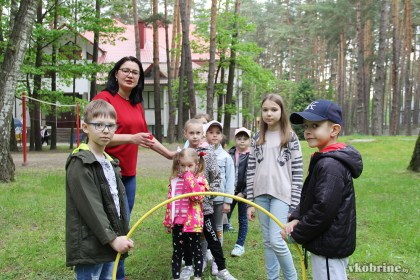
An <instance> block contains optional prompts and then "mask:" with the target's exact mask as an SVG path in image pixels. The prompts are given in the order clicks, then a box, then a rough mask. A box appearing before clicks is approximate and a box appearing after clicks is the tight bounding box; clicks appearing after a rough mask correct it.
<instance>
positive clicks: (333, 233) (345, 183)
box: [281, 100, 363, 280]
mask: <svg viewBox="0 0 420 280" xmlns="http://www.w3.org/2000/svg"><path fill="white" fill-rule="evenodd" d="M341 115H342V114H341V109H340V107H339V106H338V105H336V104H335V103H333V102H331V101H329V100H317V101H314V102H312V103H311V104H309V105H308V107H306V109H305V110H304V111H303V112H297V113H293V114H292V115H291V116H290V121H291V122H292V123H293V124H303V128H304V135H305V139H306V141H307V142H308V145H309V147H311V148H318V150H319V152H317V153H314V154H313V156H312V158H311V161H310V164H309V172H308V176H307V178H306V180H305V183H304V185H303V189H302V194H301V198H300V204H299V206H298V207H297V208H296V209H295V211H293V212H292V213H291V215H290V217H289V223H287V224H286V225H285V227H284V230H282V231H281V234H282V237H283V239H285V240H286V241H289V242H293V241H295V242H297V243H299V244H302V246H303V248H304V249H305V250H308V251H309V252H311V261H312V277H313V279H314V280H318V279H334V280H341V279H343V280H347V274H346V267H347V264H348V257H349V256H350V255H351V254H353V252H354V250H355V248H356V205H355V193H354V187H353V179H352V178H357V177H359V176H360V174H361V173H362V169H363V163H362V157H361V155H360V153H359V152H358V151H356V149H354V148H353V147H351V146H347V145H346V144H344V143H338V142H337V137H338V135H339V133H340V131H341V125H342V116H341Z"/></svg>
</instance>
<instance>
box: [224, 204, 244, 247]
mask: <svg viewBox="0 0 420 280" xmlns="http://www.w3.org/2000/svg"><path fill="white" fill-rule="evenodd" d="M236 204H237V205H238V224H239V230H238V239H237V240H236V244H238V245H241V246H244V245H245V239H246V235H247V234H248V218H247V216H246V211H247V208H248V207H247V204H246V203H244V202H240V201H236V200H233V202H232V204H231V205H230V212H229V214H228V219H229V220H230V216H231V215H232V212H233V210H235V206H236Z"/></svg>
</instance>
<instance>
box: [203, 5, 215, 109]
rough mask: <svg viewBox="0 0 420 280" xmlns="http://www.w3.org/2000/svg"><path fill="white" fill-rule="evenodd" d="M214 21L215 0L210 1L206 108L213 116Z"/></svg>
mask: <svg viewBox="0 0 420 280" xmlns="http://www.w3.org/2000/svg"><path fill="white" fill-rule="evenodd" d="M216 21H217V0H212V1H211V19H210V60H209V73H208V79H207V107H206V113H207V114H209V115H210V116H213V103H214V75H215V70H216V62H215V60H216Z"/></svg>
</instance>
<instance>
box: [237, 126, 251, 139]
mask: <svg viewBox="0 0 420 280" xmlns="http://www.w3.org/2000/svg"><path fill="white" fill-rule="evenodd" d="M241 132H243V133H245V134H246V135H248V137H249V138H251V130H249V129H246V128H245V127H240V128H237V129H235V136H236V135H238V134H239V133H241Z"/></svg>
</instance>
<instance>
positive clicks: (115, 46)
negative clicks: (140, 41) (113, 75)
mask: <svg viewBox="0 0 420 280" xmlns="http://www.w3.org/2000/svg"><path fill="white" fill-rule="evenodd" d="M114 21H115V25H116V26H117V27H121V28H123V29H124V32H123V33H121V34H118V35H117V37H116V38H115V42H113V43H109V42H105V41H104V40H102V42H100V44H99V47H100V48H101V49H102V50H104V51H105V53H104V55H102V56H101V57H100V58H99V63H112V62H117V61H118V60H120V59H121V58H122V57H124V56H128V55H131V56H136V48H135V33H134V26H133V25H126V24H123V23H121V22H120V21H118V20H114ZM194 30H195V26H194V25H191V26H190V34H193V32H194ZM144 31H145V33H144V35H145V36H144V37H145V44H144V48H143V49H141V50H140V56H141V61H142V63H143V64H144V68H145V69H146V68H147V66H148V65H149V64H151V63H153V28H152V26H151V25H149V26H147V27H144ZM158 32H159V62H160V64H162V63H165V64H166V42H165V40H166V39H165V37H166V36H165V28H164V27H163V26H160V27H159V31H158ZM83 35H84V37H86V38H87V39H88V40H89V41H91V42H93V32H86V33H85V34H83ZM168 36H169V44H171V40H172V24H170V25H169V26H168ZM100 40H101V39H100ZM190 40H191V41H195V42H196V43H199V44H201V45H203V44H204V45H207V44H206V43H205V42H204V40H203V39H202V38H198V37H197V36H194V35H190ZM191 55H192V60H193V61H197V62H198V61H203V60H209V53H208V52H205V53H192V54H191ZM195 67H199V65H198V64H196V65H195ZM195 67H194V68H195Z"/></svg>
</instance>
